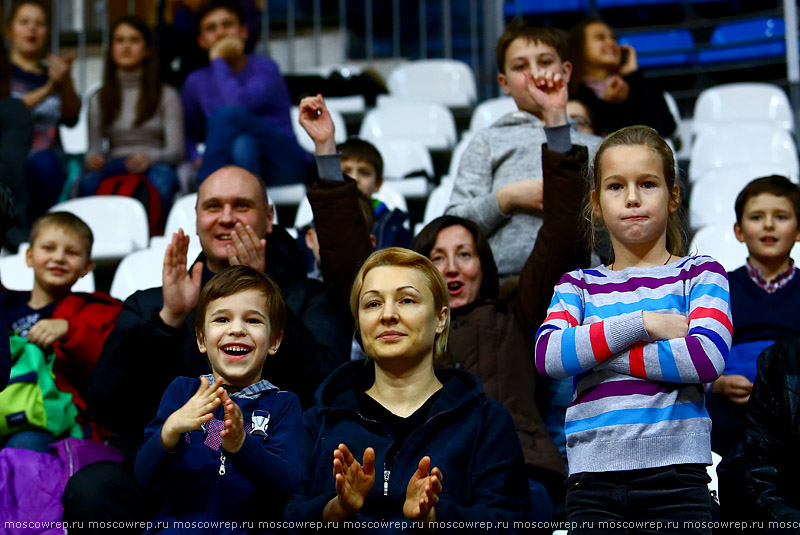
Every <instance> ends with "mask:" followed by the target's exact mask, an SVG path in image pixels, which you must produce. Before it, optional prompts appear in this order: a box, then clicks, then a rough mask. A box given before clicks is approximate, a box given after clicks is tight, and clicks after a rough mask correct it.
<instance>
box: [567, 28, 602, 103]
mask: <svg viewBox="0 0 800 535" xmlns="http://www.w3.org/2000/svg"><path fill="white" fill-rule="evenodd" d="M596 23H597V24H606V23H605V22H604V21H603V20H602V19H599V18H597V17H587V18H585V19H583V20H582V21H580V22H579V23H578V24H576V25H575V26H573V27H572V29H571V30H570V31H569V36H568V37H567V58H569V61H570V63H572V77H571V78H570V80H569V94H570V95H574V94H575V93H576V92H577V91H578V87H580V85H581V83H582V82H583V77H584V75H585V73H586V27H587V26H589V25H590V24H596ZM606 26H608V25H607V24H606Z"/></svg>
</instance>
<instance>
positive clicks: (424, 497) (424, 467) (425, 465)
mask: <svg viewBox="0 0 800 535" xmlns="http://www.w3.org/2000/svg"><path fill="white" fill-rule="evenodd" d="M430 468H431V458H430V457H428V456H427V455H426V456H425V457H423V458H422V459H420V461H419V466H417V471H416V472H414V475H412V476H411V479H410V480H409V481H408V487H407V488H406V501H405V503H404V504H403V515H405V517H406V518H409V519H411V520H414V521H425V522H434V521H436V510H435V509H434V507H436V504H437V503H439V493H440V492H442V479H443V477H444V476H443V475H442V471H441V470H439V468H438V467H434V468H433V470H430ZM429 470H430V473H428V471H429Z"/></svg>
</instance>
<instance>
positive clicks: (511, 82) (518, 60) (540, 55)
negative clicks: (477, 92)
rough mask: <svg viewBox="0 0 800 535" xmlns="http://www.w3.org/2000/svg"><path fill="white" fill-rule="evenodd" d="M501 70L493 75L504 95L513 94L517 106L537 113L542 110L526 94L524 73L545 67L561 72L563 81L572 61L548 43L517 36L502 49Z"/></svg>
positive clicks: (567, 76) (550, 70)
mask: <svg viewBox="0 0 800 535" xmlns="http://www.w3.org/2000/svg"><path fill="white" fill-rule="evenodd" d="M503 70H504V73H501V74H498V75H497V81H498V83H499V84H500V87H502V88H503V91H505V93H506V95H511V97H513V99H514V103H515V104H516V105H517V107H518V108H519V109H521V110H524V111H527V112H529V113H532V114H534V115H537V116H538V115H540V114H541V113H542V110H541V108H540V107H539V105H538V104H536V103H535V102H534V101H533V99H532V98H531V96H530V93H529V91H528V87H527V82H526V79H525V73H526V72H527V73H529V74H531V76H533V75H534V73H536V72H540V71H548V72H552V73H553V74H561V76H562V77H563V78H564V82H569V77H570V74H571V73H572V64H571V63H570V62H568V61H563V62H562V61H561V58H560V57H559V55H558V52H556V50H555V49H554V48H553V47H552V46H550V45H547V44H545V43H542V42H541V41H531V40H529V39H526V38H524V37H517V38H516V39H514V40H513V41H512V42H511V44H510V45H508V48H507V49H506V59H505V67H504V69H503Z"/></svg>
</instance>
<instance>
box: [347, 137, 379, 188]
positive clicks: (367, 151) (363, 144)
mask: <svg viewBox="0 0 800 535" xmlns="http://www.w3.org/2000/svg"><path fill="white" fill-rule="evenodd" d="M336 150H338V151H339V152H341V153H342V160H345V159H348V158H352V159H354V160H364V161H365V162H367V163H368V164H370V165H371V166H372V167H373V168H374V169H375V185H376V186H378V187H380V186H381V184H383V158H382V157H381V153H380V152H379V151H378V149H377V148H376V147H375V145H373V144H372V143H370V142H369V141H365V140H363V139H361V138H357V137H351V138H349V139H348V140H347V141H345V142H344V143H340V144H339V145H336Z"/></svg>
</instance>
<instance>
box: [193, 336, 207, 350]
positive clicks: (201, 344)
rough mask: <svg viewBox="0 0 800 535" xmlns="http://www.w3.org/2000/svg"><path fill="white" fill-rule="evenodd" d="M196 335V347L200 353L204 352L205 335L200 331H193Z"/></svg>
mask: <svg viewBox="0 0 800 535" xmlns="http://www.w3.org/2000/svg"><path fill="white" fill-rule="evenodd" d="M195 334H196V335H197V349H199V350H200V353H206V352H207V351H206V337H205V335H203V333H201V332H200V331H195Z"/></svg>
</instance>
